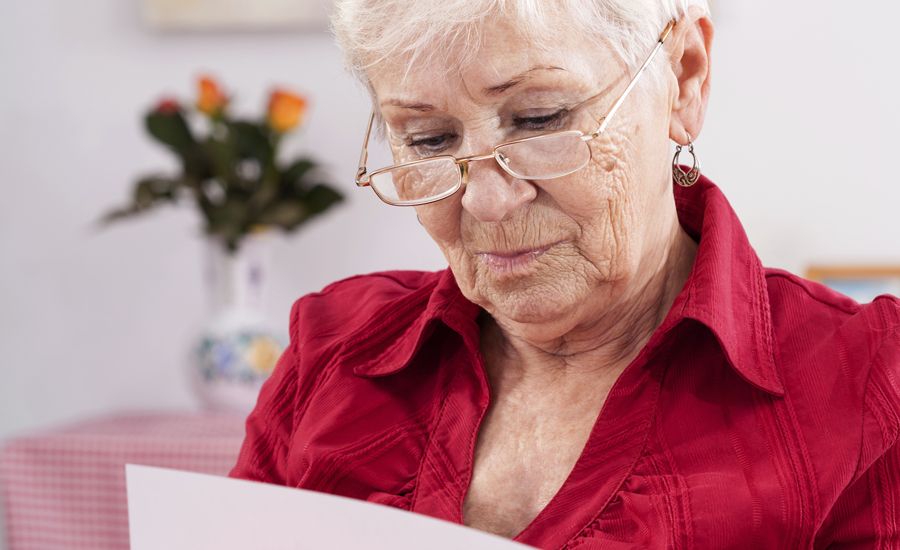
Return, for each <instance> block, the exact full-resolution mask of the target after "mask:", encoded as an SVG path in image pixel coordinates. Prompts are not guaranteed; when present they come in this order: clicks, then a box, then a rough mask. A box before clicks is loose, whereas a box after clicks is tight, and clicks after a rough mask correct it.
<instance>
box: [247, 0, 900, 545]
mask: <svg viewBox="0 0 900 550" xmlns="http://www.w3.org/2000/svg"><path fill="white" fill-rule="evenodd" d="M334 26H335V30H336V33H337V36H338V38H339V40H340V42H341V44H342V46H343V47H344V49H345V51H346V54H347V58H348V60H349V64H350V67H351V68H352V69H353V70H354V71H355V72H356V73H357V74H358V75H359V77H360V78H361V79H362V80H363V82H364V83H365V84H366V85H367V86H368V88H369V90H370V91H371V94H372V98H373V101H374V111H373V115H372V119H371V120H370V122H369V131H370V133H377V134H381V133H383V135H384V137H385V138H386V140H387V142H388V144H389V145H390V149H391V151H392V154H393V162H394V164H393V165H391V166H387V167H370V166H368V163H367V159H366V157H367V154H366V148H367V146H368V143H369V140H370V138H369V136H368V134H367V136H366V138H365V143H366V144H367V145H364V147H363V154H362V158H361V163H360V167H359V171H358V173H357V184H358V185H360V186H362V187H371V188H372V189H373V190H374V191H375V193H376V194H377V197H378V198H380V199H381V200H383V201H384V202H386V203H388V204H391V205H396V206H412V207H414V208H415V210H416V212H417V214H418V216H419V220H420V222H421V224H422V226H423V227H424V229H425V231H427V232H428V234H429V235H430V236H431V237H432V238H433V239H434V242H435V243H436V244H437V246H438V247H439V248H440V249H441V251H442V252H443V254H444V256H445V257H446V259H447V262H448V263H449V268H448V269H445V270H442V271H438V272H418V271H415V272H414V271H385V272H381V273H373V274H369V275H360V276H356V277H350V278H348V279H344V280H341V281H338V282H335V283H333V284H330V285H328V286H327V287H325V288H324V289H323V290H321V291H320V292H315V293H312V294H309V295H306V296H303V297H301V298H300V299H298V300H297V301H296V302H295V303H294V305H293V308H292V311H291V318H290V333H291V338H292V340H291V344H290V346H289V348H288V349H287V350H286V351H285V352H284V354H283V355H282V357H281V359H280V361H279V363H278V366H277V367H276V369H275V371H274V373H273V374H272V376H271V378H270V379H269V380H268V381H267V382H266V384H265V385H264V386H263V388H262V390H261V393H260V395H259V400H258V403H257V405H256V408H255V409H254V410H253V411H252V413H251V414H250V416H249V417H248V418H247V423H246V429H247V434H246V440H245V442H244V445H243V448H242V450H241V454H240V458H239V459H238V462H237V464H236V465H235V467H234V469H233V470H232V472H231V475H232V476H233V477H239V478H245V479H253V480H260V481H265V482H270V483H277V484H283V485H288V486H292V487H302V488H305V489H312V490H316V491H325V492H329V493H335V494H339V495H345V496H349V497H353V498H358V499H365V500H368V501H371V502H377V503H382V504H386V505H389V506H395V507H398V508H402V509H406V510H411V511H413V512H417V513H422V514H428V515H430V516H434V517H438V518H442V519H445V520H448V521H452V522H457V523H462V524H465V525H468V526H471V527H475V528H478V529H482V530H485V531H490V532H493V533H497V534H500V535H502V536H504V537H509V538H512V539H515V540H517V541H521V542H523V543H526V544H529V545H533V546H536V547H540V548H575V547H578V548H704V549H706V548H787V549H797V548H825V547H837V548H900V519H898V518H900V446H898V443H897V440H898V434H900V303H898V300H897V299H896V298H894V297H890V296H883V297H879V298H878V299H876V300H875V301H873V302H872V303H870V304H866V305H860V304H858V303H855V302H854V301H852V300H850V299H849V298H847V297H845V296H842V295H840V294H838V293H836V292H833V291H831V290H829V289H827V288H825V287H823V286H821V285H818V284H816V283H813V282H810V281H806V280H803V279H801V278H799V277H796V276H794V275H792V274H790V273H787V272H784V271H781V270H777V269H766V268H763V267H762V266H761V264H760V261H759V259H758V258H757V256H756V254H755V253H754V251H753V249H752V247H751V246H750V243H749V242H748V241H747V237H746V235H745V233H744V231H743V229H742V228H741V224H740V222H739V221H738V219H737V218H736V217H735V213H734V211H733V210H732V209H731V207H730V206H729V204H728V201H727V200H726V199H725V197H724V196H723V194H722V192H721V191H720V190H719V189H718V188H717V187H716V186H715V185H714V184H713V183H712V182H710V181H709V180H708V179H707V178H706V177H705V176H702V175H700V173H699V165H698V163H697V159H696V157H695V156H694V151H693V142H692V140H693V139H694V138H695V137H696V136H698V135H699V134H700V131H701V128H702V126H703V121H704V114H705V111H706V105H707V101H708V99H709V93H710V73H711V71H710V59H711V58H710V48H711V44H712V36H713V25H712V23H711V21H710V19H709V17H708V7H707V5H706V3H705V1H704V0H683V1H678V0H627V1H625V0H567V1H561V0H560V1H540V2H539V1H537V0H416V1H412V0H407V1H398V0H343V1H339V2H338V5H337V15H336V17H335V22H334ZM748 47H750V46H749V45H748ZM360 137H362V136H360ZM373 139H374V138H373ZM670 140H671V141H674V142H675V144H676V147H675V150H676V153H675V158H674V160H673V159H672V157H671V154H672V153H671V151H670V144H669V141H670ZM682 147H684V148H685V149H684V150H682ZM373 168H375V169H373ZM771 185H772V183H771V180H769V179H767V178H761V179H760V186H761V188H765V187H770V186H771ZM373 198H374V196H373ZM427 547H428V544H427V542H423V548H427Z"/></svg>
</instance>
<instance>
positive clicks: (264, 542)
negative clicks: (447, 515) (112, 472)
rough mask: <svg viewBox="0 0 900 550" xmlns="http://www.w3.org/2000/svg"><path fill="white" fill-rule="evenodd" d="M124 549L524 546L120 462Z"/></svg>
mask: <svg viewBox="0 0 900 550" xmlns="http://www.w3.org/2000/svg"><path fill="white" fill-rule="evenodd" d="M125 477H126V483H127V488H128V522H129V529H130V534H131V550H206V549H209V550H230V549H234V550H238V549H240V550H323V549H332V548H333V549H353V550H355V549H366V550H388V549H390V550H413V549H415V550H421V549H423V548H428V549H429V550H445V549H446V550H451V549H452V550H458V549H470V548H476V549H485V550H517V549H518V550H523V549H526V548H531V547H530V546H525V545H522V544H519V543H516V542H513V541H511V540H509V539H505V538H502V537H499V536H496V535H492V534H490V533H486V532H483V531H478V530H475V529H471V528H468V527H465V526H463V525H457V524H455V523H450V522H447V521H443V520H439V519H435V518H431V517H428V516H425V515H421V514H413V513H410V512H406V511H404V510H399V509H396V508H391V507H389V506H383V505H380V504H373V503H370V502H365V501H361V500H356V499H350V498H345V497H339V496H335V495H329V494H325V493H319V492H315V491H307V490H303V489H295V488H291V487H281V486H277V485H270V484H266V483H258V482H254V481H246V480H241V479H232V478H227V477H219V476H213V475H207V474H198V473H195V472H186V471H182V470H172V469H168V468H157V467H153V466H142V465H137V464H126V465H125Z"/></svg>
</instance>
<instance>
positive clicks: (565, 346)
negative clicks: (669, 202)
mask: <svg viewBox="0 0 900 550" xmlns="http://www.w3.org/2000/svg"><path fill="white" fill-rule="evenodd" d="M671 218H672V219H671V220H670V222H671V223H669V224H662V227H664V228H665V229H663V231H662V232H661V233H660V234H659V235H658V236H657V237H656V238H655V239H654V240H653V241H652V244H651V245H650V246H648V247H646V248H645V250H644V252H643V253H642V254H641V258H642V260H641V261H640V262H639V263H638V266H637V269H635V270H634V274H633V275H631V276H629V277H625V278H623V279H622V280H621V281H616V282H613V283H609V284H607V285H605V286H604V287H603V288H602V289H601V290H599V291H598V292H597V293H596V296H593V297H591V299H590V300H585V304H584V305H583V307H582V310H581V311H579V312H578V315H577V316H576V318H580V319H583V320H582V321H581V322H579V323H578V324H576V325H575V326H574V327H572V328H569V329H568V330H565V332H563V333H561V334H560V332H559V330H560V329H559V325H558V321H557V322H550V323H548V324H546V325H541V324H535V323H529V324H527V325H522V324H516V323H509V322H505V321H504V320H503V319H495V318H493V317H490V316H487V317H486V319H485V322H484V323H483V324H482V350H483V351H484V353H485V360H486V363H487V365H488V366H489V370H491V371H492V372H491V373H490V374H491V378H492V379H493V382H494V383H497V384H500V383H502V382H503V381H513V380H516V381H519V382H523V381H526V380H532V381H534V382H536V383H539V384H543V383H547V382H549V381H558V380H560V379H561V377H565V378H570V379H572V380H573V381H574V380H577V379H580V378H581V377H583V376H584V375H590V376H592V377H594V378H596V377H597V376H599V377H601V378H606V379H607V380H610V381H611V380H614V379H615V378H616V377H618V375H619V374H620V373H621V372H622V371H623V370H624V369H625V367H627V366H628V364H629V363H630V362H631V361H632V360H633V359H634V358H635V357H636V356H637V354H638V353H639V352H640V350H641V349H642V348H643V347H644V346H645V345H646V343H647V341H648V340H649V339H650V336H651V335H652V334H653V332H654V331H655V330H656V328H657V327H658V326H659V325H660V324H661V323H662V321H663V320H664V319H665V316H666V314H667V313H668V311H669V309H670V308H671V307H672V304H673V302H674V301H675V298H676V297H677V295H678V293H679V292H680V291H681V289H682V288H683V286H684V284H685V282H686V281H687V278H688V276H689V275H690V271H691V267H692V266H693V263H694V258H695V256H696V252H697V245H696V243H695V242H694V241H693V240H692V239H691V238H690V236H688V235H687V234H686V233H685V232H684V230H683V229H682V228H681V226H680V225H679V223H678V218H677V215H675V212H674V208H673V210H672V217H671ZM657 227H659V226H657ZM548 334H550V335H553V334H558V335H557V336H553V337H550V338H547V337H545V336H546V335H548Z"/></svg>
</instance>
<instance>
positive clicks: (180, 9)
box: [141, 0, 332, 31]
mask: <svg viewBox="0 0 900 550" xmlns="http://www.w3.org/2000/svg"><path fill="white" fill-rule="evenodd" d="M141 2H142V4H141V13H142V17H143V19H144V21H145V23H146V24H147V25H149V26H150V27H152V28H155V29H160V30H179V31H220V30H221V31H260V30H279V29H282V30H291V29H309V30H324V29H327V26H328V15H329V12H330V9H331V5H332V2H331V0H141Z"/></svg>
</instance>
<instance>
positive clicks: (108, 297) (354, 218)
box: [0, 0, 900, 439]
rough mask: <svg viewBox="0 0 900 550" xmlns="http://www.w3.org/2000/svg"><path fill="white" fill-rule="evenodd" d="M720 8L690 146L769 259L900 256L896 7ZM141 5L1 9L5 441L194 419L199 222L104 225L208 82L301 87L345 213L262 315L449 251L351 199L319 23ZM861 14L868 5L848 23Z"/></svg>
mask: <svg viewBox="0 0 900 550" xmlns="http://www.w3.org/2000/svg"><path fill="white" fill-rule="evenodd" d="M718 3H719V13H718V29H717V30H718V34H717V36H716V42H715V50H714V60H713V62H714V65H713V80H714V83H713V95H712V101H711V105H710V109H709V113H708V117H707V125H706V127H705V129H704V132H703V135H702V136H701V138H700V139H699V140H698V142H697V152H698V154H699V155H700V157H701V160H702V162H703V167H704V172H705V173H706V174H707V175H709V176H710V177H711V178H712V179H713V180H714V181H716V182H717V183H719V185H720V186H721V187H723V188H724V190H725V192H726V194H727V195H728V196H729V197H730V199H731V200H732V203H733V204H734V206H735V208H736V209H737V211H738V213H739V214H740V215H741V216H742V218H743V220H744V223H745V226H746V227H747V229H748V231H749V234H750V236H751V240H752V241H753V242H754V243H755V246H756V248H757V250H758V252H759V253H760V255H761V256H762V258H763V260H764V262H766V263H767V264H769V265H777V266H781V267H786V268H788V269H791V270H794V271H802V270H803V269H804V268H805V266H806V265H807V264H808V263H810V262H814V261H838V262H849V261H871V262H895V263H900V244H898V237H900V216H897V207H898V204H900V181H898V177H897V169H896V165H895V163H896V159H897V157H898V155H900V147H898V146H900V139H898V134H897V128H900V106H898V103H897V101H896V94H897V89H898V85H900V75H898V61H897V47H896V45H895V44H894V43H893V42H892V40H893V38H894V36H895V31H896V21H898V20H900V4H896V3H886V2H880V3H875V2H867V3H864V4H854V5H851V4H848V3H846V2H837V1H836V0H827V1H826V0H820V1H817V2H813V1H811V0H803V1H799V2H796V1H795V2H781V1H776V0H724V1H720V2H718ZM136 4H137V2H123V1H121V0H81V1H79V2H67V1H64V0H55V1H54V0H34V1H31V2H4V3H2V4H0V75H2V76H0V79H2V80H0V81H2V85H0V161H2V162H0V190H2V195H0V353H2V355H0V361H2V367H0V368H2V379H0V439H2V438H4V437H9V436H11V435H14V434H16V433H21V432H25V431H28V430H31V429H34V428H37V427H41V426H48V425H52V424H55V423H58V422H61V421H66V420H69V419H72V418H75V417H79V416H83V415H88V414H94V413H100V412H105V411H111V410H116V409H120V408H123V407H158V408H172V407H189V406H191V405H192V403H193V402H192V399H191V396H190V394H189V392H188V391H187V389H186V382H185V379H184V370H183V369H184V367H183V354H184V349H185V346H186V345H187V344H188V342H189V341H190V337H191V331H192V330H194V329H195V328H196V326H197V325H198V324H199V323H200V322H201V321H202V319H203V316H204V309H203V308H204V295H203V287H202V284H201V279H200V260H201V257H200V254H201V251H202V248H201V240H200V238H199V235H198V227H199V226H198V224H197V217H196V216H195V214H194V212H192V211H190V210H188V209H185V210H182V211H175V210H170V211H159V212H156V213H151V214H150V215H149V216H147V217H146V218H144V219H141V220H135V221H132V222H124V223H122V224H120V225H118V226H114V227H112V228H110V229H109V230H107V231H105V232H102V233H92V232H91V231H90V230H89V226H90V223H91V221H92V220H93V219H94V218H95V217H96V216H97V215H98V214H99V213H100V212H101V211H103V210H105V209H106V208H107V207H108V206H111V205H113V204H117V203H119V202H120V201H122V200H124V198H125V197H126V194H127V193H128V191H129V189H130V185H131V182H132V181H133V179H134V177H135V175H136V174H138V173H141V172H143V171H146V170H153V169H158V168H160V167H163V166H172V161H171V159H170V158H169V157H168V156H167V155H166V154H165V153H164V152H163V151H161V150H160V149H159V148H157V147H156V146H154V145H152V144H151V143H150V141H149V140H148V139H147V138H146V137H145V136H144V135H143V133H142V132H143V131H142V129H141V126H140V118H139V114H140V113H141V112H143V110H144V109H145V108H146V107H147V106H148V105H149V104H150V103H151V102H152V101H153V100H155V99H156V97H157V96H158V95H159V94H160V93H162V92H164V91H170V92H174V93H178V94H180V95H182V96H189V95H190V94H192V93H193V89H192V87H193V78H194V75H195V74H196V71H198V70H201V69H206V70H209V71H211V72H213V73H215V74H217V75H218V76H219V77H220V78H221V79H222V80H223V81H224V82H225V83H226V84H227V85H228V86H229V87H231V88H233V89H235V90H237V93H238V95H239V98H238V100H237V101H238V105H239V106H240V108H241V109H243V110H248V111H249V110H253V109H259V108H260V105H261V104H262V102H263V100H264V95H265V92H266V89H267V87H268V85H269V84H270V83H273V82H279V83H283V84H286V85H290V86H292V87H295V88H297V89H298V90H302V91H304V92H306V93H308V94H309V95H310V96H311V98H312V100H313V110H312V113H311V118H310V121H309V125H308V127H307V128H306V130H305V133H304V134H303V135H301V136H299V137H298V138H297V139H295V140H294V142H293V144H292V146H293V147H295V148H296V149H297V150H305V151H309V152H312V153H313V154H315V155H317V156H318V157H320V158H321V159H323V160H324V161H326V162H327V163H328V165H329V166H330V167H331V168H332V173H333V174H334V177H335V178H336V180H338V181H339V182H340V184H341V186H342V188H343V189H344V190H345V191H346V194H347V195H348V197H349V201H348V202H347V204H346V205H345V206H344V207H342V208H340V209H339V210H337V211H335V212H334V213H333V214H332V215H329V216H327V218H325V219H321V220H319V221H317V222H315V223H313V224H312V225H310V226H309V227H308V228H306V229H305V230H303V231H302V232H301V233H299V234H297V235H295V236H293V237H291V238H288V239H282V240H281V241H280V242H279V243H278V244H277V250H276V266H275V268H276V269H275V271H276V280H275V281H274V287H273V292H272V294H271V295H270V300H269V304H270V306H269V314H270V316H271V318H272V319H273V320H274V321H275V322H276V323H283V324H284V325H285V326H286V323H287V316H288V311H289V308H290V305H291V303H292V301H293V299H294V298H295V297H297V296H299V295H301V294H303V293H306V292H309V291H312V290H315V289H318V288H320V287H321V286H323V285H324V284H326V283H328V282H329V281H332V280H334V279H336V278H339V277H343V276H347V275H350V274H354V273H360V272H367V271H373V270H378V269H386V268H425V269H437V268H439V267H442V266H443V260H442V258H441V256H440V254H439V253H438V251H437V250H436V249H435V247H434V246H433V245H432V244H431V243H430V241H429V240H428V238H427V236H426V235H424V232H423V231H421V230H420V228H419V226H418V225H417V224H416V221H415V217H414V216H413V215H412V213H411V211H408V210H402V209H391V208H389V207H387V206H383V205H381V204H380V203H378V202H377V201H376V200H375V198H374V197H373V196H371V194H370V192H369V191H368V190H357V189H355V188H353V187H352V184H351V180H350V177H351V174H352V173H353V168H354V165H355V161H356V156H357V154H358V146H359V140H360V136H361V132H362V130H363V125H364V122H365V118H366V115H367V113H368V102H367V101H366V99H365V97H364V96H363V94H362V93H361V92H360V91H359V89H358V87H356V86H355V85H354V84H353V83H352V82H351V81H350V79H349V77H347V76H346V75H344V73H343V71H342V69H341V66H340V61H339V55H338V52H337V51H336V49H335V47H334V46H333V45H332V43H331V39H330V37H329V36H328V35H327V34H325V33H312V34H305V35H302V34H291V33H280V34H270V35H264V34H214V35H190V34H160V33H156V32H152V31H148V30H146V29H145V28H143V27H142V25H141V22H140V18H139V16H138V12H137V7H136ZM854 6H860V8H855V9H864V10H865V12H855V11H847V10H848V9H851V10H852V9H854Z"/></svg>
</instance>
